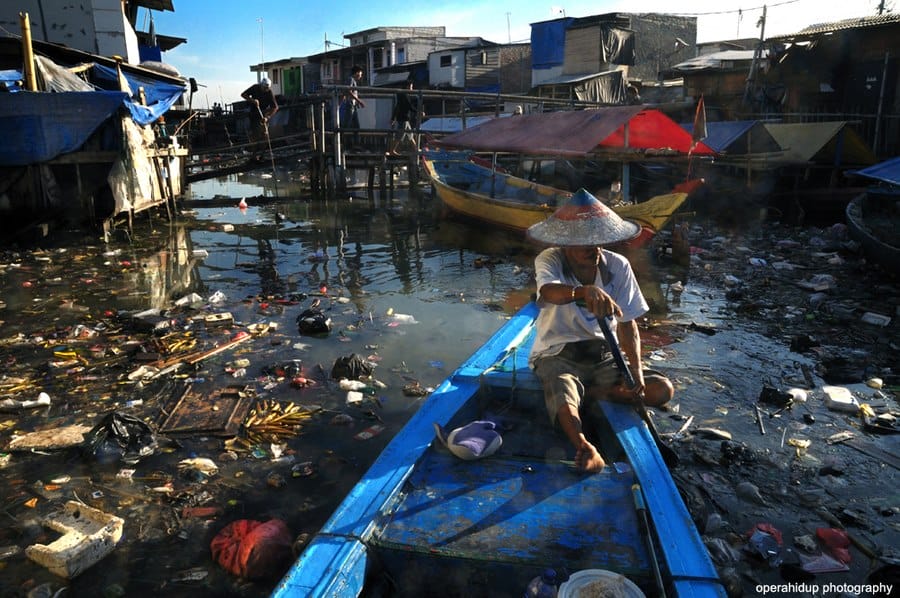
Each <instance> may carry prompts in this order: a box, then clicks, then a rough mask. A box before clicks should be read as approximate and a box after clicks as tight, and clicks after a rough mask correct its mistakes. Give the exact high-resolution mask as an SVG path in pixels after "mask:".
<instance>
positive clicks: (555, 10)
mask: <svg viewBox="0 0 900 598" xmlns="http://www.w3.org/2000/svg"><path fill="white" fill-rule="evenodd" d="M557 15H562V16H566V9H565V8H563V7H562V6H551V7H550V16H551V17H555V16H557Z"/></svg>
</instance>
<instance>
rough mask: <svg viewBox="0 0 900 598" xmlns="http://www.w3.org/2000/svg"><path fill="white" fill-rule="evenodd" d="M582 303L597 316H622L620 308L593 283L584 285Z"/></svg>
mask: <svg viewBox="0 0 900 598" xmlns="http://www.w3.org/2000/svg"><path fill="white" fill-rule="evenodd" d="M583 292H584V304H585V306H586V307H587V308H588V311H590V312H591V313H592V314H594V315H595V316H597V317H598V318H605V317H606V316H616V317H618V318H621V317H622V309H621V308H620V307H619V305H618V304H617V303H616V302H615V301H613V298H612V297H610V296H609V294H607V293H606V291H604V290H603V289H601V288H600V287H598V286H595V285H592V284H590V285H585V286H584V287H583Z"/></svg>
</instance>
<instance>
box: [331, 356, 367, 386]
mask: <svg viewBox="0 0 900 598" xmlns="http://www.w3.org/2000/svg"><path fill="white" fill-rule="evenodd" d="M372 370H373V368H372V364H370V363H369V362H368V361H365V360H363V359H362V358H360V357H359V356H358V355H357V354H356V353H351V354H350V355H349V356H345V357H338V358H337V359H335V360H334V365H333V366H331V378H332V379H334V380H340V379H341V378H346V379H348V380H359V379H360V378H362V377H364V376H371V375H372Z"/></svg>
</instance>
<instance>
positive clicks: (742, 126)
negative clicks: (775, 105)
mask: <svg viewBox="0 0 900 598" xmlns="http://www.w3.org/2000/svg"><path fill="white" fill-rule="evenodd" d="M681 126H682V127H684V128H685V130H686V131H687V132H688V133H693V132H694V123H681ZM703 143H705V144H706V145H708V146H709V147H711V148H713V149H714V150H716V152H718V153H720V154H729V155H736V154H755V153H764V152H777V151H780V150H781V146H779V145H778V142H777V141H775V139H774V138H773V137H772V135H771V134H770V133H769V131H768V130H767V129H766V128H765V126H764V125H763V124H762V123H761V122H760V121H758V120H731V121H710V122H707V123H706V137H705V138H704V139H703Z"/></svg>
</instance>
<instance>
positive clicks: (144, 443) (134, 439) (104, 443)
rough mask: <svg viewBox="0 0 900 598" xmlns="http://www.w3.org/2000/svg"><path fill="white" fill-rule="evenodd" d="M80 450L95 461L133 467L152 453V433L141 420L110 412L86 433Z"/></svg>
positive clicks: (155, 444) (153, 451)
mask: <svg viewBox="0 0 900 598" xmlns="http://www.w3.org/2000/svg"><path fill="white" fill-rule="evenodd" d="M84 442H85V444H84V450H85V452H86V453H89V454H90V455H92V456H93V457H95V458H96V459H97V460H98V461H101V462H104V463H111V462H113V461H115V460H117V459H121V460H122V461H124V462H125V463H128V464H134V463H137V462H138V461H140V460H141V459H142V458H144V457H147V456H149V455H152V454H153V453H155V452H156V449H157V446H158V445H157V442H156V432H155V431H154V430H153V428H151V427H150V426H149V424H147V423H145V422H144V421H142V420H140V419H138V418H136V417H134V416H131V415H127V414H125V413H119V412H118V411H113V412H111V413H108V414H106V415H105V416H104V417H103V419H102V420H100V423H99V424H97V425H96V426H94V427H93V428H92V429H91V431H90V432H88V433H87V435H86V436H85V440H84Z"/></svg>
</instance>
